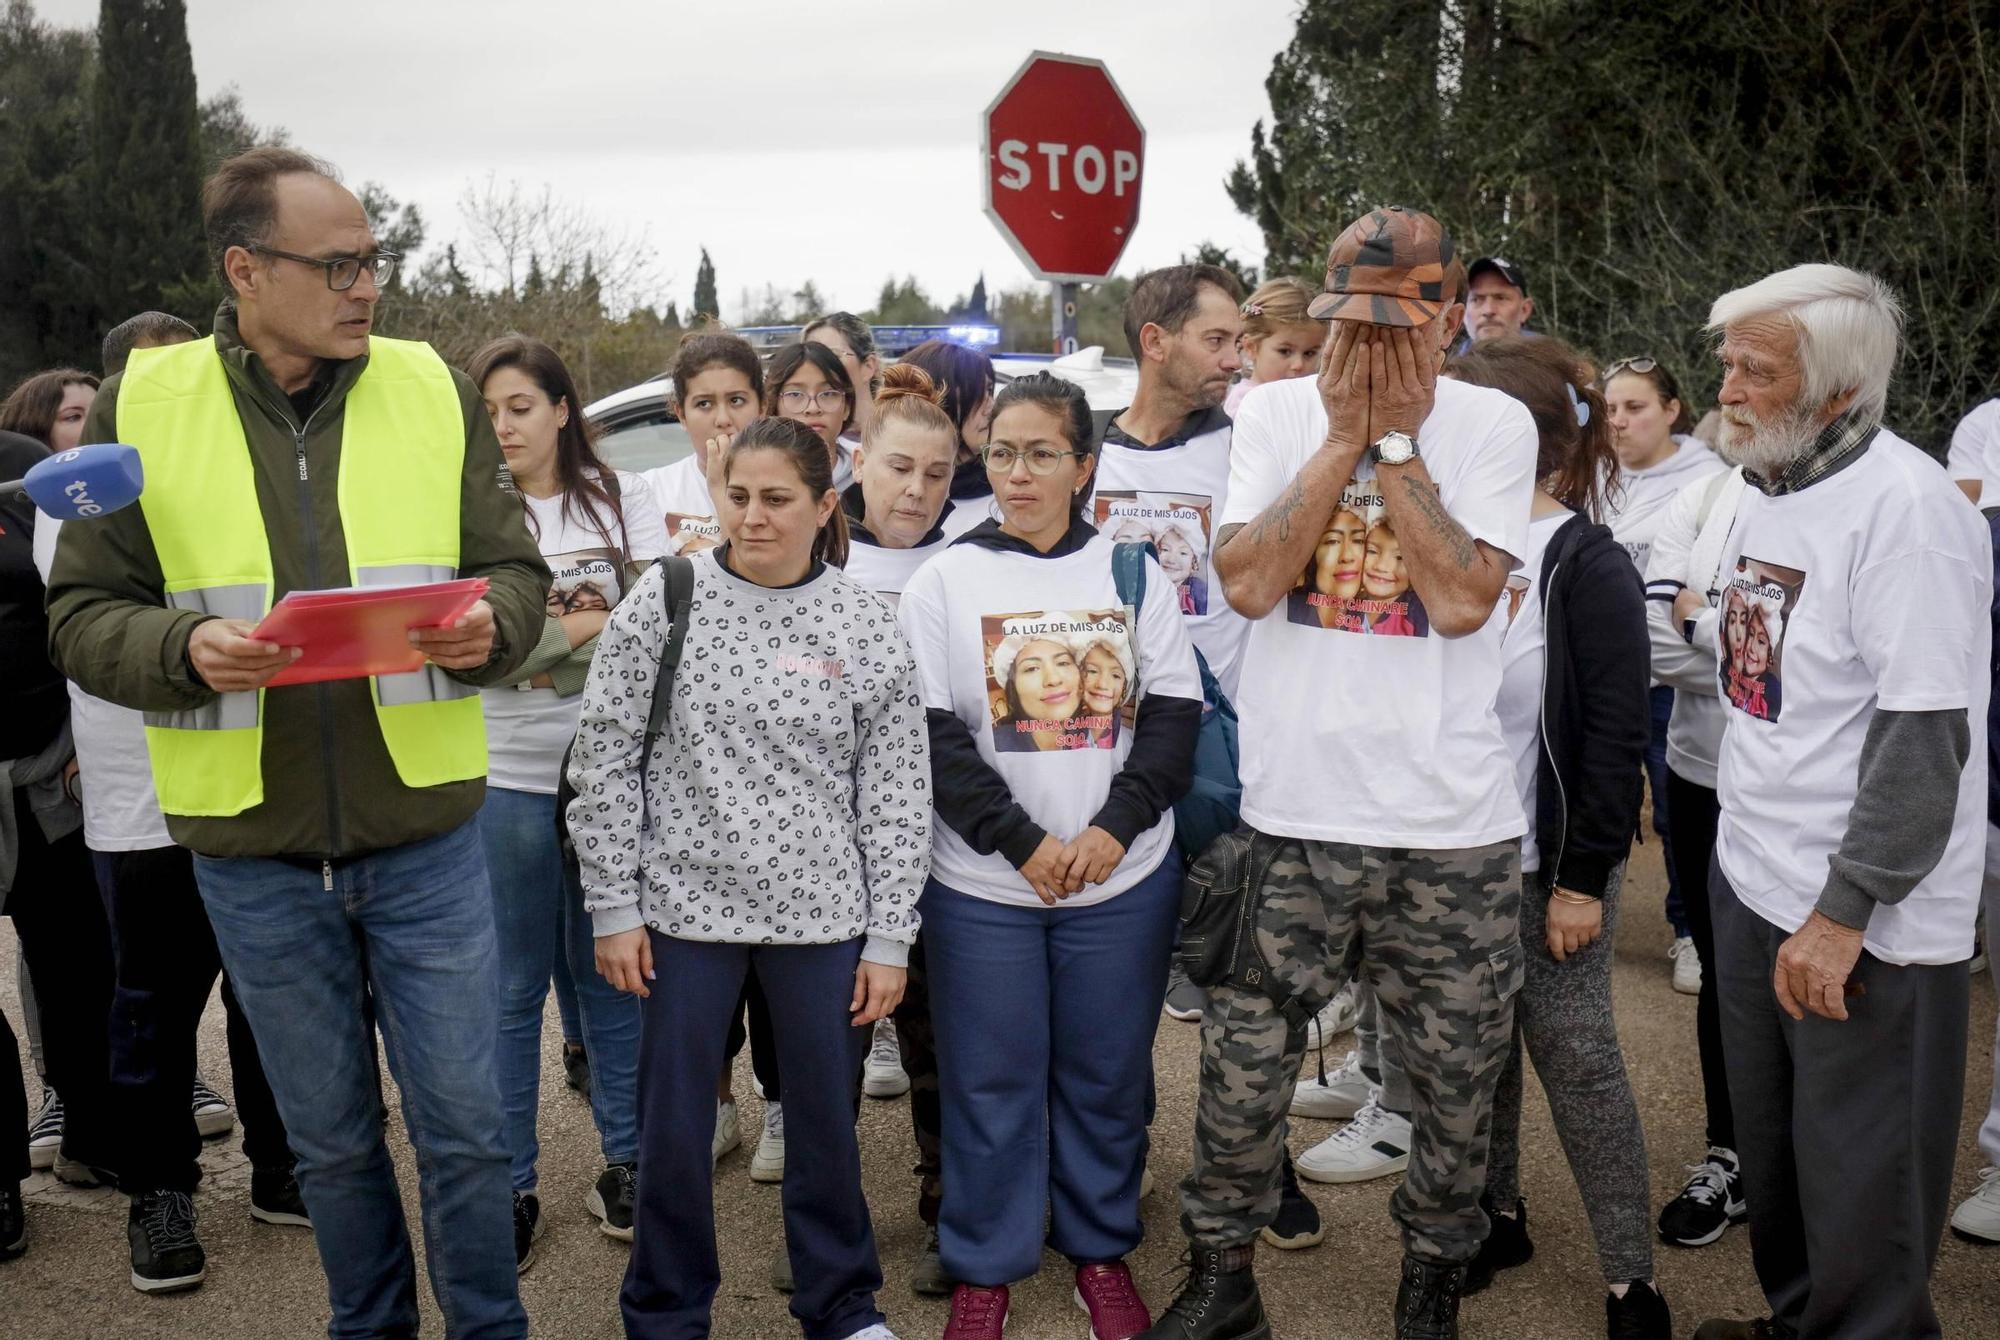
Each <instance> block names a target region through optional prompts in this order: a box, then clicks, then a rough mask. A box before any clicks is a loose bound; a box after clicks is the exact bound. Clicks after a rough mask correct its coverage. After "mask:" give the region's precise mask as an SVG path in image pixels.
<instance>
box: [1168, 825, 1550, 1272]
mask: <svg viewBox="0 0 2000 1340" xmlns="http://www.w3.org/2000/svg"><path fill="white" fill-rule="evenodd" d="M1520 900H1521V872H1520V846H1519V844H1518V843H1515V842H1504V843H1495V844H1493V845H1491V846H1486V847H1472V848H1466V849H1463V850H1455V851H1416V850H1411V849H1408V848H1401V847H1360V846H1354V845H1352V844H1348V843H1335V842H1310V841H1288V842H1285V843H1283V845H1282V846H1280V848H1279V850H1278V853H1277V858H1276V860H1275V861H1274V862H1273V864H1272V865H1271V869H1270V874H1269V876H1268V878H1267V880H1266V883H1265V888H1264V893H1263V901H1262V905H1261V907H1260V909H1259V912H1258V923H1257V938H1258V946H1259V948H1260V949H1261V950H1262V951H1263V954H1264V960H1265V962H1266V964H1267V965H1269V967H1270V970H1271V972H1270V975H1271V977H1272V978H1273V979H1275V983H1276V985H1274V986H1273V988H1272V992H1271V994H1269V995H1267V994H1264V993H1262V992H1258V991H1252V990H1244V989H1241V988H1237V987H1231V986H1222V987H1213V988H1210V990H1209V995H1208V1007H1207V1010H1206V1012H1205V1014H1204V1015H1203V1018H1202V1026H1201V1092H1200V1096H1199V1099H1198V1101H1197V1107H1196V1113H1195V1136H1194V1139H1195V1149H1194V1170H1193V1171H1192V1172H1191V1173H1190V1174H1189V1176H1188V1179H1187V1181H1186V1182H1184V1183H1182V1186H1181V1206H1182V1218H1181V1225H1182V1227H1183V1228H1184V1229H1185V1230H1186V1232H1187V1235H1188V1237H1189V1238H1190V1239H1192V1240H1193V1241H1195V1242H1196V1243H1199V1244H1201V1245H1204V1246H1216V1247H1226V1246H1236V1245H1239V1244H1242V1243H1247V1242H1250V1241H1251V1240H1252V1239H1254V1238H1255V1237H1256V1236H1257V1233H1258V1230H1260V1229H1261V1228H1263V1227H1264V1225H1266V1224H1268V1223H1270V1222H1271V1219H1272V1217H1273V1216H1274V1215H1275V1214H1276V1213H1277V1209H1278V1173H1279V1164H1280V1160H1281V1158H1282V1154H1283V1142H1284V1134H1285V1113H1286V1111H1287V1109H1289V1108H1290V1106H1291V1102H1292V1087H1293V1085H1294V1084H1295V1083H1296V1082H1297V1080H1298V1074H1299V1062H1300V1060H1301V1059H1302V1057H1303V1056H1304V1053H1305V1041H1306V1039H1305V1029H1304V1027H1303V1024H1300V1025H1294V1024H1292V1023H1291V1022H1290V1021H1289V1020H1288V1019H1287V1018H1286V1016H1285V1015H1284V1013H1283V1012H1282V1011H1281V1010H1280V1007H1279V1005H1278V1004H1277V1002H1276V1000H1274V999H1273V997H1274V996H1277V997H1282V996H1284V995H1286V994H1288V993H1289V994H1292V995H1296V996H1298V997H1300V998H1301V1000H1302V1003H1303V1004H1304V1005H1305V1006H1307V1007H1308V1012H1309V1011H1310V1010H1311V1009H1317V1008H1318V1006H1319V1004H1320V1003H1321V1002H1323V1001H1325V1000H1327V999H1329V998H1330V997H1331V996H1332V995H1333V994H1334V992H1336V991H1338V990H1339V989H1340V988H1341V987H1342V986H1343V985H1344V984H1345V983H1346V982H1347V981H1348V980H1349V978H1351V977H1353V976H1355V975H1357V974H1358V975H1360V976H1361V977H1362V978H1363V979H1364V980H1365V981H1366V982H1367V983H1368V986H1369V988H1370V989H1371V990H1372V991H1373V992H1374V993H1375V998H1376V1000H1377V1002H1378V1004H1379V1006H1380V1010H1381V1018H1382V1024H1383V1027H1384V1029H1385V1031H1386V1032H1387V1035H1388V1037H1389V1038H1390V1039H1391V1040H1392V1041H1393V1043H1394V1044H1395V1047H1396V1050H1397V1052H1398V1053H1399V1055H1400V1056H1401V1057H1402V1060H1403V1062H1404V1065H1405V1067H1406V1069H1407V1070H1408V1073H1409V1080H1410V1089H1411V1094H1412V1097H1413V1098H1414V1100H1415V1101H1414V1106H1415V1110H1414V1112H1413V1113H1412V1116H1411V1120H1412V1123H1413V1126H1414V1128H1415V1130H1414V1136H1415V1138H1414V1143H1413V1147H1412V1148H1411V1151H1410V1167H1409V1172H1408V1173H1407V1174H1406V1175H1405V1176H1404V1178H1403V1184H1402V1185H1401V1186H1400V1187H1398V1188H1397V1190H1396V1194H1395V1195H1394V1197H1393V1198H1392V1199H1391V1201H1390V1214H1391V1216H1392V1217H1393V1218H1394V1219H1395V1220H1396V1222H1397V1224H1398V1225H1399V1226H1400V1227H1401V1228H1402V1231H1403V1244H1404V1249H1405V1250H1406V1251H1408V1252H1409V1253H1410V1254H1411V1255H1412V1256H1415V1257H1417V1258H1419V1259H1422V1260H1426V1261H1435V1262H1454V1263H1455V1262H1464V1261H1468V1260H1470V1259H1471V1258H1472V1257H1473V1255H1474V1254H1475V1253H1476V1252H1477V1251H1478V1250H1479V1244H1480V1243H1481V1242H1483V1241H1485V1238H1486V1231H1487V1222H1486V1215H1485V1213H1484V1211H1482V1210H1481V1209H1480V1206H1479V1195H1480V1192H1481V1191H1482V1190H1483V1189H1484V1188H1485V1183H1486V1166H1485V1165H1486V1142H1487V1137H1488V1134H1489V1128H1490V1126H1491V1121H1492V1113H1493V1090H1494V1086H1495V1084H1496V1083H1497V1082H1498V1080H1499V1078H1500V1071H1501V1067H1502V1065H1503V1064H1504V1063H1505V1061H1506V1059H1507V1051H1508V1047H1509V1045H1510V1042H1511V1038H1512V1032H1513V1023H1514V1018H1513V998H1514V994H1515V992H1516V991H1518V990H1519V989H1520V985H1521V972H1522V959H1521V947H1520V925H1519V922H1520Z"/></svg>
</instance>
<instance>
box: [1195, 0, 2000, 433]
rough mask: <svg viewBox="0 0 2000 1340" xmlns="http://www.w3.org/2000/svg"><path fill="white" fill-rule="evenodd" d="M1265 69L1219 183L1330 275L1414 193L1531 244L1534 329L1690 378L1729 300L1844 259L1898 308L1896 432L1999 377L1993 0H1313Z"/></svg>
mask: <svg viewBox="0 0 2000 1340" xmlns="http://www.w3.org/2000/svg"><path fill="white" fill-rule="evenodd" d="M1638 52H1643V53H1644V74H1643V77H1638V76H1635V71H1634V66H1633V56H1634V53H1638ZM1266 90H1267V92H1268V94H1269V96H1270V102H1271V108H1272V116H1271V119H1270V121H1269V122H1268V123H1264V122H1260V123H1258V125H1257V126H1256V127H1255V128H1253V130H1252V132H1251V138H1250V153H1249V156H1248V158H1247V159H1245V160H1244V161H1243V162H1241V163H1239V164H1238V165H1237V167H1236V170H1235V171H1234V172H1232V173H1231V174H1230V177H1229V180H1228V183H1227V185H1228V189H1229V193H1230V196H1231V199H1232V200H1233V201H1234V203H1235V204H1236V206H1237V207H1238V209H1240V210H1241V211H1242V212H1244V213H1245V214H1246V215H1248V216H1249V217H1251V218H1252V219H1254V220H1256V222H1257V223H1258V225H1259V227H1260V229H1261V230H1262V232H1263V233H1264V239H1265V247H1266V250H1267V256H1266V268H1267V270H1269V271H1270V272H1273V273H1285V272H1292V273H1299V274H1307V275H1310V274H1315V273H1317V272H1319V270H1320V269H1321V267H1322V266H1323V264H1324V261H1325V255H1326V248H1327V246H1328V244H1329V243H1330V242H1331V241H1332V239H1333V237H1334V235H1335V234H1336V233H1337V232H1338V230H1339V229H1340V228H1341V227H1343V226H1344V225H1345V224H1346V223H1347V222H1349V221H1350V220H1352V219H1353V218H1355V217H1356V216H1358V215H1359V214H1360V213H1362V212H1363V211H1364V210H1365V209H1367V208H1369V207H1371V206H1373V205H1376V204H1382V203H1406V204H1411V205H1415V206H1419V207H1422V208H1425V209H1428V210H1430V211H1431V212H1432V213H1434V214H1436V215H1437V216H1438V217H1439V218H1440V219H1441V220H1442V221H1443V222H1444V224H1445V226H1446V227H1447V228H1449V229H1450V230H1451V232H1452V233H1453V236H1454V238H1455V239H1456V241H1457V243H1458V246H1459V251H1460V254H1461V255H1462V256H1465V257H1467V258H1471V257H1473V256H1477V255H1481V254H1491V253H1494V252H1504V253H1505V254H1506V255H1507V256H1509V257H1510V258H1511V259H1513V260H1516V261H1518V262H1519V263H1520V264H1521V265H1523V266H1524V267H1525V268H1526V270H1527V272H1528V274H1529V277H1530V280H1531V282H1532V284H1533V286H1534V297H1535V306H1536V324H1537V325H1539V326H1540V327H1541V328H1542V329H1544V330H1549V331H1552V332H1553V333H1555V334H1557V335H1560V336H1562V337H1564V338H1565V339H1568V340H1569V341H1571V342H1572V343H1574V344H1576V345H1578V346H1579V347H1580V348H1582V349H1584V350H1585V351H1587V352H1590V353H1594V354H1596V355H1598V356H1600V357H1610V356H1618V355H1624V354H1634V353H1647V354H1651V355H1652V356H1654V357H1657V358H1662V359H1665V360H1666V361H1668V362H1669V364H1670V365H1671V366H1673V367H1674V369H1675V370H1676V371H1677V372H1679V373H1680V374H1682V380H1683V384H1684V385H1686V386H1687V387H1688V388H1689V390H1690V391H1691V393H1692V395H1693V398H1695V399H1696V400H1697V401H1699V400H1701V399H1703V398H1705V397H1707V396H1709V395H1711V394H1712V392H1713V390H1714V387H1715V384H1716V372H1715V368H1714V364H1713V360H1712V359H1711V358H1710V357H1709V356H1708V351H1707V347H1708V343H1709V342H1708V340H1707V338H1706V337H1705V336H1704V335H1703V333H1702V330H1701V327H1702V325H1703V323H1704V321H1705V319H1706V316H1707V311H1708V306H1709V304H1710V303H1711V302H1712V301H1713V300H1714V298H1715V297H1716V296H1717V295H1719V294H1721V293H1723V292H1725V291H1727V290H1728V289H1731V288H1734V287H1736V286H1738V285H1741V284H1744V283H1747V282H1750V281H1752V280H1755V279H1757V278H1759V277H1761V276H1763V275H1765V274H1768V273H1770V272H1772V271H1774V270H1779V269H1783V268H1785V267H1787V266H1790V265H1794V264H1797V263H1799V262H1802V261H1815V260H1829V261H1835V262H1838V263H1841V264H1846V265H1851V266H1854V267H1856V268H1858V269H1863V270H1868V271H1870V272H1872V273H1874V274H1877V275H1879V276H1881V277H1882V278H1883V279H1884V280H1886V281H1888V282H1889V283H1890V284H1891V285H1893V286H1894V287H1895V288H1896V289H1897V291H1898V292H1899V293H1900V294H1901V295H1902V297H1903V299H1904V301H1905V303H1906V304H1907V305H1908V307H1909V309H1910V312H1911V315H1912V319H1911V321H1910V322H1909V325H1908V327H1907V329H1906V332H1905V334H1906V345H1905V351H1904V356H1903V360H1902V363H1901V365H1900V367H1899V368H1898V380H1897V383H1896V386H1895V389H1894V391H1893V392H1892V395H1891V401H1890V418H1891V422H1892V423H1893V424H1894V425H1895V426H1896V427H1897V428H1898V430H1899V431H1901V432H1903V433H1905V434H1906V435H1908V436H1910V437H1912V439H1913V440H1915V441H1918V442H1920V443H1923V444H1925V445H1927V446H1930V447H1932V448H1934V449H1935V448H1941V447H1942V445H1943V442H1944V441H1945V439H1946V437H1947V436H1948V435H1949V432H1950V428H1951V426H1952V424H1953V423H1954V422H1955V421H1956V419H1957V417H1958V416H1959V415H1961V414H1962V413H1963V412H1964V411H1965V410H1966V409H1967V408H1969V407H1970V406H1971V405H1972V404H1974V403H1976V402H1978V401H1979V400H1981V399H1984V398H1985V397H1987V396H1990V395H1992V394H1994V393H1995V392H1996V391H2000V360H1996V359H1995V358H1994V357H1993V353H1992V347H1991V334H1990V332H1991V330H1992V328H1993V314H1994V304H1995V299H1994V297H1993V295H1994V293H1995V291H1996V290H1995V286H1994V282H1993V276H1994V275H1995V274H2000V230H1996V229H1995V228H1994V226H1993V221H1994V220H1995V219H1996V218H2000V30H1996V24H1995V19H1994V11H1993V7H1992V6H1991V5H1990V4H1985V3H1979V2H1978V0H1939V2H1938V3H1918V2H1917V0H1865V2H1864V0H1769V2H1767V3H1759V4H1732V5H1715V4H1712V3H1709V0H1657V2H1656V3H1655V4H1652V5H1647V6H1640V7H1637V8H1634V7H1631V6H1629V5H1614V4H1612V3H1609V0H1575V2H1573V3H1563V4H1557V3H1554V2H1553V0H1306V3H1305V4H1303V5H1302V6H1301V8H1300V10H1299V18H1298V26H1297V29H1296V31H1295V33H1294V36H1293V40H1292V42H1291V44H1290V45H1289V46H1287V47H1286V49H1285V50H1284V51H1283V52H1281V53H1280V54H1279V56H1278V58H1277V60H1276V62H1275V63H1274V65H1273V67H1272V71H1271V75H1270V77H1269V79H1268V80H1267V81H1266Z"/></svg>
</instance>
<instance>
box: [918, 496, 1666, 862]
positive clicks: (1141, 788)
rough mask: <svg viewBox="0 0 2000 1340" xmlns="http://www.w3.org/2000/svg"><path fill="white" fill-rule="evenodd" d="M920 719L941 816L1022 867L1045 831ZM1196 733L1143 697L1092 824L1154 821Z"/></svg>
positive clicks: (935, 714) (988, 527)
mask: <svg viewBox="0 0 2000 1340" xmlns="http://www.w3.org/2000/svg"><path fill="white" fill-rule="evenodd" d="M1096 538H1097V531H1096V530H1095V529H1094V528H1093V527H1092V526H1091V525H1090V523H1089V522H1087V521H1085V520H1083V519H1082V518H1081V517H1077V518H1075V519H1074V520H1072V521H1071V523H1070V528H1069V531H1068V533H1067V534H1065V535H1064V536H1063V537H1062V539H1061V540H1059V541H1057V542H1056V546H1055V547H1054V548H1053V549H1051V550H1049V551H1048V552H1047V553H1046V554H1045V553H1043V552H1042V551H1041V550H1039V549H1037V548H1035V547H1034V546H1033V545H1031V544H1029V543H1028V542H1027V541H1026V540H1022V539H1017V538H1016V537H1014V536H1012V535H1009V534H1007V533H1006V532H1004V531H1002V530H1001V529H1000V523H999V522H997V521H987V522H982V523H981V524H980V525H978V526H975V527H974V528H973V529H971V530H969V531H967V532H966V533H965V534H963V535H961V536H959V537H958V539H956V540H954V541H952V543H953V544H954V545H959V544H971V545H978V546H980V547H981V548H985V549H993V550H999V551H1003V552H1007V553H1016V554H1026V555H1027V556H1029V557H1030V558H1062V557H1064V556H1066V555H1069V554H1073V553H1075V552H1076V551H1077V550H1079V549H1081V548H1083V547H1084V546H1085V545H1086V544H1089V543H1090V542H1091V541H1092V540H1094V539H1096ZM1626 566H1627V567H1630V566H1631V565H1630V564H1629V563H1628V564H1627V565H1626ZM925 715H926V718H927V720H928V721H929V724H930V737H931V798H932V800H933V801H934V802H935V803H936V805H937V812H938V817H939V818H941V819H943V820H944V821H945V823H947V824H949V825H950V826H951V830H952V831H953V832H954V833H957V834H958V835H959V836H960V837H961V838H964V839H965V842H966V845H967V846H969V847H971V848H972V849H973V850H974V851H976V852H978V853H979V854H981V855H982V856H983V855H987V854H989V853H992V852H999V853H1000V855H1002V856H1004V857H1005V858H1006V859H1007V860H1008V861H1009V862H1011V863H1012V864H1013V865H1014V866H1015V867H1016V868H1017V869H1018V868H1019V867H1021V866H1024V865H1026V864H1027V863H1028V861H1029V859H1030V858H1031V857H1033V856H1034V854H1035V848H1037V847H1039V846H1040V845H1041V843H1042V839H1043V838H1044V837H1047V836H1048V834H1047V832H1046V831H1045V830H1044V829H1043V828H1042V827H1041V825H1039V824H1037V823H1036V822H1035V821H1034V820H1033V819H1031V818H1029V817H1028V812H1027V811H1026V810H1024V809H1023V808H1021V806H1020V804H1019V803H1018V802H1017V801H1016V800H1015V799H1014V794H1013V792H1012V791H1010V790H1009V789H1008V788H1007V782H1006V780H1005V779H1004V778H1002V777H1001V776H1000V774H999V773H998V772H995V771H994V770H993V767H992V765H990V764H988V763H987V762H986V760H985V759H983V758H981V757H980V755H979V745H978V744H977V743H976V742H975V741H974V740H973V738H972V732H971V731H969V730H967V729H966V726H965V723H964V722H963V721H961V720H960V719H959V718H958V716H957V715H956V714H955V713H953V712H951V711H948V710H945V709H942V708H936V707H933V708H931V709H930V710H929V711H928V712H927V713H926V714H925ZM1200 729H1201V702H1200V700H1199V699H1188V698H1169V697H1163V696H1161V695H1159V694H1155V693H1146V694H1144V695H1143V696H1142V697H1141V698H1140V700H1139V716H1138V720H1137V722H1136V723H1135V725H1134V727H1133V731H1132V750H1131V752H1130V753H1129V754H1128V755H1126V758H1125V766H1124V767H1122V768H1120V769H1119V770H1118V775H1117V776H1116V777H1114V778H1112V779H1111V791H1110V794H1109V795H1107V796H1106V797H1105V799H1104V804H1103V806H1102V807H1101V808H1099V810H1098V812H1097V815H1096V817H1095V818H1093V819H1092V820H1091V823H1092V824H1093V825H1094V826H1095V827H1098V828H1102V829H1103V830H1104V831H1105V832H1107V833H1109V834H1110V835H1111V836H1112V837H1114V838H1116V839H1117V840H1118V843H1119V845H1120V846H1124V847H1130V846H1131V845H1132V842H1133V839H1135V838H1137V837H1138V836H1139V835H1140V834H1141V833H1144V832H1145V831H1146V830H1147V829H1149V828H1151V827H1152V826H1153V825H1154V824H1156V823H1158V822H1159V820H1160V816H1161V815H1162V814H1165V813H1166V812H1167V810H1168V809H1170V808H1171V807H1172V806H1173V804H1174V802H1175V801H1177V800H1179V799H1180V798H1181V797H1182V796H1184V795H1186V794H1187V789H1188V787H1189V786H1190V785H1192V784H1193V782H1194V742H1195V736H1196V734H1197V733H1198V732H1199V731H1200Z"/></svg>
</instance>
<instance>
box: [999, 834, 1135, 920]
mask: <svg viewBox="0 0 2000 1340" xmlns="http://www.w3.org/2000/svg"><path fill="white" fill-rule="evenodd" d="M1124 859H1125V844H1124V843H1122V842H1120V841H1119V840H1118V839H1117V838H1115V837H1112V836H1111V834H1109V833H1107V832H1105V831H1104V830H1103V829H1102V828H1099V827H1097V826H1096V825H1095V824H1093V825H1091V826H1090V827H1089V828H1086V829H1084V830H1083V831H1082V832H1081V833H1079V834H1077V836H1076V838H1075V840H1073V841H1070V842H1064V841H1063V840H1062V839H1061V838H1058V837H1057V836H1056V835H1055V834H1053V833H1048V834H1044V835H1043V837H1042V841H1041V844H1040V845H1039V846H1037V847H1036V848H1035V853H1034V855H1032V856H1030V857H1029V858H1028V862H1027V864H1026V865H1024V866H1022V867H1021V877H1022V878H1023V879H1025V880H1027V881H1028V887H1029V888H1031V889H1033V890H1034V891H1035V896H1036V897H1037V898H1039V899H1041V900H1042V901H1043V902H1044V903H1047V904H1048V905H1049V906H1050V907H1054V906H1055V905H1056V904H1057V903H1059V902H1061V901H1062V900H1063V899H1065V898H1067V897H1069V896H1070V895H1071V894H1073V893H1082V892H1083V888H1084V885H1086V884H1102V883H1103V882H1104V881H1105V880H1107V879H1110V878H1111V872H1112V871H1113V870H1116V869H1117V868H1118V863H1119V862H1120V861H1122V860H1124Z"/></svg>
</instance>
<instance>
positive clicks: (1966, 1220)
mask: <svg viewBox="0 0 2000 1340" xmlns="http://www.w3.org/2000/svg"><path fill="white" fill-rule="evenodd" d="M1951 1227H1952V1231H1953V1232H1955V1233H1959V1234H1962V1235H1963V1236H1965V1237H1968V1238H1972V1239H1974V1240H1975V1241H1978V1242H2000V1168H1988V1169H1987V1170H1986V1171H1985V1172H1982V1173H1980V1174H1979V1190H1977V1191H1975V1192H1973V1193H1972V1194H1971V1195H1970V1196H1967V1197H1966V1198H1965V1199H1964V1200H1963V1201H1961V1202H1959V1206H1958V1209H1957V1210H1956V1211H1955V1212H1954V1213H1953V1214H1952V1216H1951Z"/></svg>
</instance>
